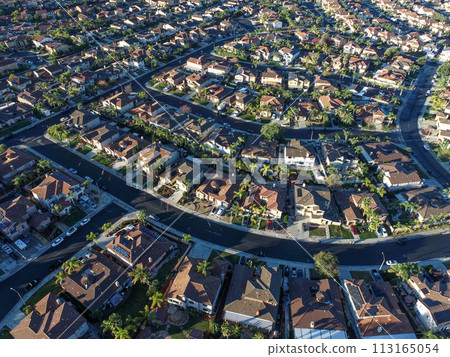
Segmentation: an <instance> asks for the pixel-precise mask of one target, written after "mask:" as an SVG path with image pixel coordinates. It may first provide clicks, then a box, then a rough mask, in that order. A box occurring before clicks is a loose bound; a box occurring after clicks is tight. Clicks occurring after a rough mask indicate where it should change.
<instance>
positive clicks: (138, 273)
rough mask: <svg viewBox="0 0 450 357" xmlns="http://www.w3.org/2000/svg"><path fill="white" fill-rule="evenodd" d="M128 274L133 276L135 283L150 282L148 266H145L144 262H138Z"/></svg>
mask: <svg viewBox="0 0 450 357" xmlns="http://www.w3.org/2000/svg"><path fill="white" fill-rule="evenodd" d="M128 276H129V277H130V278H132V282H133V284H137V283H141V284H148V283H149V282H150V274H149V272H148V268H146V267H144V266H143V265H142V263H140V264H137V265H136V266H135V267H134V269H133V270H132V271H131V272H129V273H128Z"/></svg>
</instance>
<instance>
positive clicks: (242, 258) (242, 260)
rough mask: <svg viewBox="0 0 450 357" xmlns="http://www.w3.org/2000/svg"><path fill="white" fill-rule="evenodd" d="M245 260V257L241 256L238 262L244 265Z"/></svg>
mask: <svg viewBox="0 0 450 357" xmlns="http://www.w3.org/2000/svg"><path fill="white" fill-rule="evenodd" d="M246 261H247V258H246V257H244V256H242V257H241V259H239V264H240V265H245V262H246Z"/></svg>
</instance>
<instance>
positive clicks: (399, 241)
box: [395, 238, 406, 245]
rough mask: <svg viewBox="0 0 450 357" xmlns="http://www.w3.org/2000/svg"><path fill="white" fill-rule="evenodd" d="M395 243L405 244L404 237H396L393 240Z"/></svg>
mask: <svg viewBox="0 0 450 357" xmlns="http://www.w3.org/2000/svg"><path fill="white" fill-rule="evenodd" d="M395 243H397V244H400V245H404V244H406V238H400V239H397V240H396V241H395Z"/></svg>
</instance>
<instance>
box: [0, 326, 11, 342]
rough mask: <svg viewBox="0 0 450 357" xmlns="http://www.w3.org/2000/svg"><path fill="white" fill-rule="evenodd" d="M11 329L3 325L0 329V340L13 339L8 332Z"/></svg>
mask: <svg viewBox="0 0 450 357" xmlns="http://www.w3.org/2000/svg"><path fill="white" fill-rule="evenodd" d="M10 331H11V329H10V328H9V327H8V326H3V327H2V329H1V330H0V340H10V339H13V338H14V337H12V335H11V334H10V333H9V332H10Z"/></svg>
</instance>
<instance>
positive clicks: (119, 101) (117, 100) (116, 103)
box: [102, 92, 136, 113]
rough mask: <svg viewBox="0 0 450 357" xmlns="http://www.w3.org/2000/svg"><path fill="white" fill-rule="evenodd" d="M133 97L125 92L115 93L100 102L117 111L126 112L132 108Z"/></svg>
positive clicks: (133, 103) (133, 104) (134, 102)
mask: <svg viewBox="0 0 450 357" xmlns="http://www.w3.org/2000/svg"><path fill="white" fill-rule="evenodd" d="M135 104H136V101H135V99H134V98H133V97H132V96H131V95H130V94H129V93H126V92H120V93H117V94H115V95H113V96H111V97H109V98H107V99H105V100H104V101H103V102H102V105H103V107H107V108H113V109H115V110H117V111H118V112H119V113H126V112H127V111H129V110H131V109H133V108H134V106H135Z"/></svg>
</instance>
